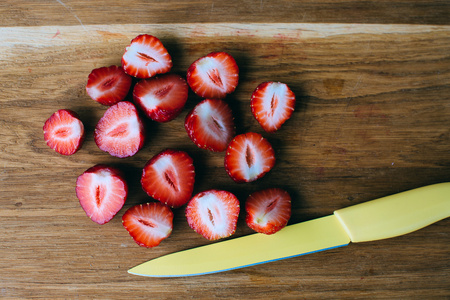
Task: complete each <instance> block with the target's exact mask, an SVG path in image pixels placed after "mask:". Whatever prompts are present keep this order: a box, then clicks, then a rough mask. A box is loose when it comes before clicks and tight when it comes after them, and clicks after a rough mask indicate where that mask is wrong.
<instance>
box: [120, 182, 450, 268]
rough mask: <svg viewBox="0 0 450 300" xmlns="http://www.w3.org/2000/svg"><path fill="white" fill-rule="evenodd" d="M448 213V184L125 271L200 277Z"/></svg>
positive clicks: (404, 228) (369, 237)
mask: <svg viewBox="0 0 450 300" xmlns="http://www.w3.org/2000/svg"><path fill="white" fill-rule="evenodd" d="M449 216H450V182H445V183H438V184H434V185H429V186H425V187H420V188H417V189H413V190H409V191H406V192H402V193H398V194H394V195H390V196H387V197H383V198H379V199H376V200H372V201H368V202H364V203H361V204H357V205H353V206H350V207H346V208H343V209H339V210H336V211H335V212H334V213H333V214H332V215H329V216H326V217H321V218H318V219H314V220H310V221H306V222H302V223H298V224H294V225H289V226H286V227H285V228H283V229H282V230H280V231H279V232H277V233H275V234H273V235H265V234H260V233H255V234H251V235H248V236H243V237H239V238H235V239H230V240H227V241H222V242H217V243H214V244H210V245H206V246H202V247H198V248H193V249H189V250H184V251H180V252H176V253H172V254H168V255H165V256H162V257H159V258H155V259H153V260H150V261H147V262H145V263H143V264H140V265H138V266H136V267H134V268H131V269H130V270H128V273H130V274H134V275H141V276H150V277H179V276H194V275H204V274H211V273H217V272H223V271H228V270H233V269H238V268H244V267H248V266H253V265H257V264H262V263H267V262H272V261H276V260H281V259H286V258H290V257H295V256H300V255H306V254H310V253H315V252H319V251H324V250H329V249H334V248H338V247H342V246H347V245H348V244H349V243H350V242H352V243H359V242H366V241H375V240H380V239H387V238H392V237H396V236H400V235H404V234H407V233H410V232H413V231H416V230H418V229H421V228H423V227H425V226H428V225H430V224H432V223H434V222H437V221H439V220H442V219H445V218H447V217H449Z"/></svg>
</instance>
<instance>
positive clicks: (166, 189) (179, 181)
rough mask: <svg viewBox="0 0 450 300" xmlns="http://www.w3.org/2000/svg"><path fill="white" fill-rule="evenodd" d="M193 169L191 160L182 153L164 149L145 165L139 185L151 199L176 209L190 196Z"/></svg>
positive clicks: (193, 175)
mask: <svg viewBox="0 0 450 300" xmlns="http://www.w3.org/2000/svg"><path fill="white" fill-rule="evenodd" d="M194 182H195V168H194V165H193V160H192V158H191V157H190V156H189V155H188V154H187V153H186V152H184V151H179V150H174V149H166V150H164V151H162V152H160V153H159V154H157V155H155V156H154V157H153V158H151V159H150V160H149V161H148V162H147V163H146V165H145V167H144V169H143V171H142V176H141V185H142V188H143V189H144V191H145V192H146V193H147V194H148V195H149V196H150V197H152V198H154V199H156V200H158V201H160V202H162V203H164V204H166V205H168V206H170V207H173V208H178V207H180V206H182V205H184V204H186V203H187V202H188V201H189V199H190V198H191V196H192V192H193V190H194Z"/></svg>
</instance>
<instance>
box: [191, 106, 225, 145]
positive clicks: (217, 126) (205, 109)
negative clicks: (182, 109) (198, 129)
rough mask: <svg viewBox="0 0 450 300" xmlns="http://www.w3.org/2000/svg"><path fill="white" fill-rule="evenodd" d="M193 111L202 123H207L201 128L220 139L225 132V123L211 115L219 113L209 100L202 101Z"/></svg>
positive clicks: (218, 114)
mask: <svg viewBox="0 0 450 300" xmlns="http://www.w3.org/2000/svg"><path fill="white" fill-rule="evenodd" d="M195 113H196V114H197V115H198V116H199V117H200V119H201V120H202V123H205V124H208V126H205V127H204V128H203V129H204V130H205V131H207V132H208V134H210V135H211V136H213V137H215V138H216V139H222V137H223V134H224V133H225V134H226V132H224V131H225V128H227V125H226V124H225V123H224V122H223V120H222V119H221V118H214V117H213V116H220V115H221V113H220V112H218V111H217V110H216V109H214V108H213V107H212V106H211V104H210V103H209V102H204V103H203V104H201V105H200V106H198V107H197V108H196V109H195Z"/></svg>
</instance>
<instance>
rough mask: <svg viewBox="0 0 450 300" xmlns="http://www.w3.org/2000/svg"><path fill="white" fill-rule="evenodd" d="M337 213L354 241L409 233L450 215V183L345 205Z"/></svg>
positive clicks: (379, 238)
mask: <svg viewBox="0 0 450 300" xmlns="http://www.w3.org/2000/svg"><path fill="white" fill-rule="evenodd" d="M334 215H335V216H336V217H337V218H338V219H339V221H340V222H341V224H342V225H343V227H344V228H345V230H346V232H347V234H348V235H349V237H350V239H351V241H352V242H354V243H357V242H366V241H374V240H381V239H387V238H391V237H395V236H399V235H403V234H407V233H410V232H413V231H416V230H418V229H421V228H423V227H425V226H428V225H430V224H432V223H434V222H437V221H439V220H442V219H445V218H447V217H450V182H445V183H438V184H433V185H429V186H425V187H421V188H417V189H413V190H409V191H406V192H402V193H398V194H394V195H391V196H387V197H383V198H380V199H376V200H372V201H368V202H365V203H361V204H357V205H354V206H350V207H346V208H343V209H339V210H337V211H335V212H334Z"/></svg>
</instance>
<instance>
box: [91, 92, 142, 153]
mask: <svg viewBox="0 0 450 300" xmlns="http://www.w3.org/2000/svg"><path fill="white" fill-rule="evenodd" d="M144 136H145V134H144V124H143V122H142V120H141V118H140V116H139V114H138V111H137V109H136V107H135V106H134V105H133V103H131V102H128V101H122V102H119V103H117V104H115V105H113V106H111V107H110V108H108V109H107V110H106V112H105V113H104V115H103V117H102V118H101V119H100V121H98V123H97V126H95V132H94V139H95V143H96V144H97V146H98V147H99V148H100V149H101V150H103V151H105V152H108V153H109V154H111V155H112V156H116V157H121V158H122V157H128V156H133V155H134V154H136V152H138V151H139V150H140V149H141V148H142V146H143V145H144Z"/></svg>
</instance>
